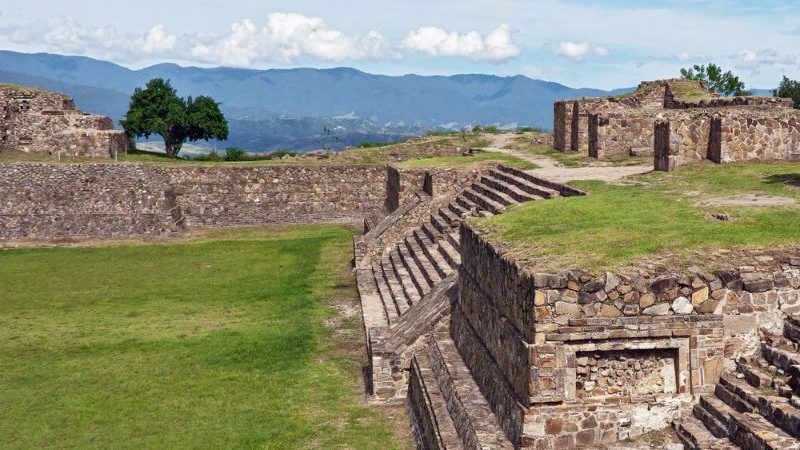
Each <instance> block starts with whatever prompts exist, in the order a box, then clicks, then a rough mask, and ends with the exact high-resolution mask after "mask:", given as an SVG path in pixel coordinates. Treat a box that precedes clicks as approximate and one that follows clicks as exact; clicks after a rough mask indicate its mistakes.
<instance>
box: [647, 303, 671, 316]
mask: <svg viewBox="0 0 800 450" xmlns="http://www.w3.org/2000/svg"><path fill="white" fill-rule="evenodd" d="M670 313H671V310H670V304H669V303H659V304H657V305H653V306H650V307H647V308H645V309H644V310H643V311H642V314H645V315H648V316H665V315H667V314H670Z"/></svg>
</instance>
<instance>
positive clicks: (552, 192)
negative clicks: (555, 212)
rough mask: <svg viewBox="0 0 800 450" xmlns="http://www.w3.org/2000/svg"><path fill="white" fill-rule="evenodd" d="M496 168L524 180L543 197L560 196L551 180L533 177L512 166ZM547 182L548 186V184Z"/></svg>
mask: <svg viewBox="0 0 800 450" xmlns="http://www.w3.org/2000/svg"><path fill="white" fill-rule="evenodd" d="M498 169H499V170H500V171H501V172H503V173H506V174H508V175H512V176H515V177H517V178H520V179H522V180H525V182H527V184H528V185H529V186H531V187H533V188H535V189H537V190H538V191H539V192H541V194H539V195H541V196H542V197H543V198H555V197H559V196H561V193H560V192H559V191H558V190H557V189H554V187H553V186H552V184H553V183H552V182H549V181H547V180H543V179H541V178H539V177H535V176H533V175H531V174H528V173H525V172H523V171H521V170H519V169H515V168H513V167H508V166H500V167H498ZM548 184H549V185H550V186H548Z"/></svg>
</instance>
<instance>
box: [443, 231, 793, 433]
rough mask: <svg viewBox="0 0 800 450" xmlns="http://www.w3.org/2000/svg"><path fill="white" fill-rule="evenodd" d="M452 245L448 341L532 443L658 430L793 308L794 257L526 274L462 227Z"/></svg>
mask: <svg viewBox="0 0 800 450" xmlns="http://www.w3.org/2000/svg"><path fill="white" fill-rule="evenodd" d="M461 249H462V267H461V271H460V291H461V292H460V298H459V301H458V302H457V304H456V305H455V306H454V308H453V315H452V317H451V321H452V322H451V323H452V324H453V325H451V326H453V327H454V332H453V338H454V340H455V341H456V344H457V345H458V346H459V349H460V351H461V353H462V355H466V356H465V360H468V361H474V363H473V365H471V366H470V369H471V370H472V371H473V375H475V378H476V381H478V384H479V386H480V387H481V390H482V392H483V394H484V396H485V397H486V398H487V401H488V402H489V403H490V405H491V406H492V408H493V410H494V411H495V413H496V414H497V415H498V418H499V419H500V421H501V423H503V424H504V427H505V430H506V433H507V434H508V435H509V436H510V437H513V439H516V440H514V442H517V443H519V445H522V446H527V447H533V448H537V449H539V448H542V449H556V448H572V447H574V446H579V445H583V446H592V445H597V444H599V443H610V442H614V441H616V440H619V439H625V438H626V437H635V436H637V435H640V434H642V433H645V432H647V431H650V430H653V429H660V428H664V427H666V426H668V424H669V422H670V421H671V420H672V419H673V418H675V417H678V415H679V413H680V405H681V403H682V402H686V401H690V400H691V396H692V395H697V394H702V393H707V392H709V391H711V390H712V389H713V387H714V385H715V384H716V382H717V381H718V379H719V376H720V375H721V373H722V371H723V370H724V369H725V366H726V364H727V365H730V364H732V361H733V360H735V359H736V358H738V357H739V356H744V355H748V354H750V353H752V352H754V351H757V349H758V342H759V341H758V331H757V330H758V329H759V328H761V327H765V328H768V329H774V330H780V328H781V327H782V326H783V325H782V321H783V318H784V317H785V315H787V314H795V313H796V312H797V311H798V310H800V290H798V289H800V268H798V266H795V265H794V264H799V265H800V258H795V257H793V256H791V255H792V252H788V253H786V252H784V253H778V252H774V254H770V255H763V254H758V253H754V254H744V255H737V258H736V261H739V264H740V265H737V266H731V267H730V268H727V269H719V270H716V271H713V272H708V271H703V270H702V269H700V268H697V267H695V266H693V267H692V268H691V269H690V270H686V269H680V268H677V267H676V268H675V269H674V270H673V271H671V270H668V269H665V268H664V266H661V265H654V266H652V267H655V269H641V268H640V269H635V270H634V269H632V270H631V271H628V272H620V273H613V272H605V273H602V274H601V275H596V274H593V273H590V272H585V271H581V270H568V271H558V272H536V271H535V267H533V266H531V265H530V263H525V265H524V266H521V265H520V264H519V263H517V262H516V261H515V260H514V259H513V258H510V257H508V256H506V254H505V253H504V250H503V247H502V245H500V244H498V243H496V242H492V241H490V240H488V239H486V238H485V237H484V236H482V235H481V234H480V233H479V232H476V231H475V230H474V229H472V228H471V227H470V226H469V225H462V228H461ZM698 265H699V266H700V267H702V266H703V264H702V262H699V263H698ZM520 414H521V417H520Z"/></svg>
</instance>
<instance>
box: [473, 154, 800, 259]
mask: <svg viewBox="0 0 800 450" xmlns="http://www.w3.org/2000/svg"><path fill="white" fill-rule="evenodd" d="M628 182H629V183H631V184H628V185H610V184H604V183H602V182H599V181H582V182H573V183H570V184H573V185H574V186H576V187H578V188H581V189H584V190H586V191H588V192H589V195H588V196H585V197H568V198H559V199H554V200H547V201H537V202H528V203H525V204H521V205H518V206H515V207H512V208H511V209H510V210H509V211H508V212H506V213H504V214H502V215H498V216H494V217H490V218H486V219H476V220H474V223H475V225H476V226H477V227H479V228H480V229H483V230H485V231H486V232H488V233H489V234H490V235H491V236H493V238H495V239H499V240H501V241H503V242H506V243H507V244H508V245H509V248H510V250H511V251H512V252H514V253H515V254H517V255H519V256H521V257H525V258H527V259H529V260H531V261H532V264H535V265H537V267H542V268H554V269H555V268H567V267H582V268H588V269H609V268H614V267H619V266H622V265H627V264H630V263H632V262H634V261H635V260H637V259H638V258H642V257H647V256H652V255H657V254H665V253H670V254H675V255H678V256H680V255H686V254H688V253H689V252H691V251H695V250H702V249H710V250H713V249H718V248H737V247H742V246H772V245H788V244H793V243H795V242H797V241H798V240H799V239H800V205H798V203H794V204H791V205H783V206H776V205H774V204H773V202H772V201H771V200H775V199H776V198H777V200H779V202H778V203H782V202H786V201H789V202H791V201H792V200H793V201H795V202H800V164H794V163H781V164H777V163H776V164H726V165H722V166H719V165H714V164H711V163H703V164H698V165H692V166H686V167H683V168H681V169H679V170H678V171H676V172H673V173H669V174H667V173H663V172H653V173H649V174H645V175H641V176H635V177H631V178H630V179H629V180H628ZM741 196H755V198H757V199H759V200H757V203H758V204H759V205H761V206H744V205H742V204H735V203H740V202H738V201H733V202H730V200H736V199H741ZM726 202H727V203H728V204H725V203H726ZM731 203H733V204H731ZM770 205H771V206H770ZM712 214H718V215H723V214H727V216H728V218H729V219H730V220H728V221H721V220H718V219H716V218H714V217H713V216H712Z"/></svg>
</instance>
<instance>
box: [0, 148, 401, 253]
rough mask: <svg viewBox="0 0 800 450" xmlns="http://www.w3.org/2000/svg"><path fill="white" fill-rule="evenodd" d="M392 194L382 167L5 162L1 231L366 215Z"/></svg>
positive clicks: (140, 229) (108, 231)
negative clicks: (387, 187) (387, 191)
mask: <svg viewBox="0 0 800 450" xmlns="http://www.w3.org/2000/svg"><path fill="white" fill-rule="evenodd" d="M385 200H386V169H385V168H383V167H369V166H316V167H303V166H258V167H245V166H216V167H213V166H156V165H141V164H116V165H114V164H70V165H66V164H64V165H59V164H6V165H0V238H1V239H17V238H29V239H53V238H58V237H97V236H103V237H125V236H138V235H160V234H167V233H172V232H175V231H179V229H180V226H181V225H184V226H190V227H195V226H198V227H222V226H234V225H259V224H269V223H359V222H360V221H363V218H364V217H365V215H367V214H371V213H374V212H376V211H382V210H383V208H384V202H385Z"/></svg>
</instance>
